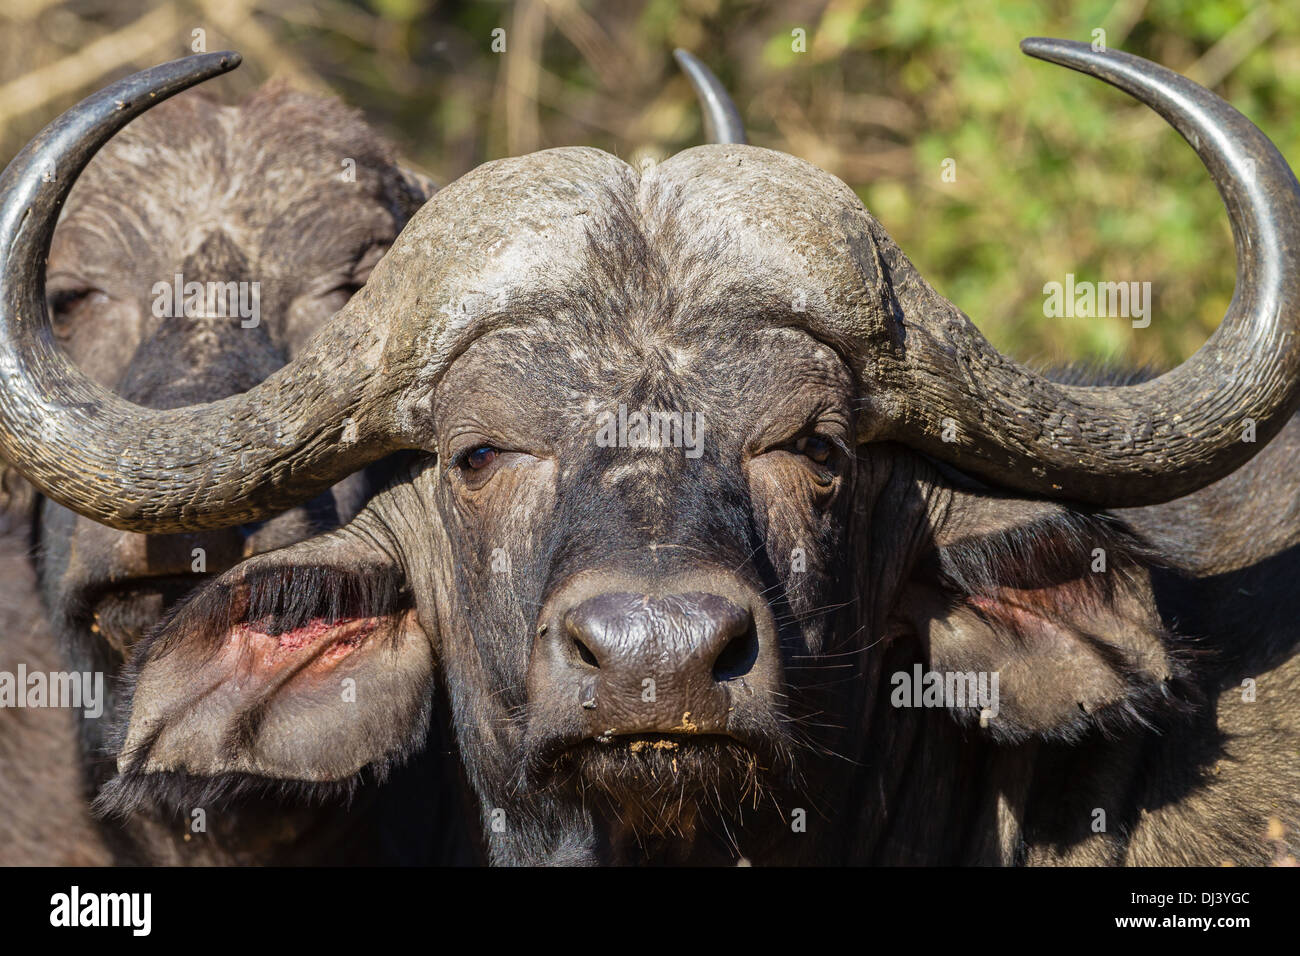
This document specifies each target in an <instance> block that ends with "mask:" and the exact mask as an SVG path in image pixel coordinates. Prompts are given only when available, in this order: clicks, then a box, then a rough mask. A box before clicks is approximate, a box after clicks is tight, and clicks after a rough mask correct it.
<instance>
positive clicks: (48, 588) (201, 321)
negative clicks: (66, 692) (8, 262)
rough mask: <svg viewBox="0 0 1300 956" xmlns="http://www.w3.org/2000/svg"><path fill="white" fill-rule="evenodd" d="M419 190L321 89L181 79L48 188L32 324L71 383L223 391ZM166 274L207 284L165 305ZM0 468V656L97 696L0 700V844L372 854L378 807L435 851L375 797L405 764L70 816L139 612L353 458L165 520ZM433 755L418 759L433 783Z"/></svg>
mask: <svg viewBox="0 0 1300 956" xmlns="http://www.w3.org/2000/svg"><path fill="white" fill-rule="evenodd" d="M47 172H48V174H49V175H50V176H52V177H54V176H58V175H59V173H60V170H59V169H58V168H57V167H51V168H50V169H49V170H47ZM431 191H432V189H431V186H430V184H429V183H428V182H427V181H426V180H425V179H424V178H423V177H421V176H419V175H417V174H413V173H410V172H408V171H405V170H403V169H402V168H401V167H399V166H398V165H397V163H396V162H395V161H394V159H393V151H392V148H391V147H390V146H389V145H388V144H387V143H385V142H384V141H383V139H382V138H381V137H379V136H378V135H377V134H376V133H375V132H374V131H373V130H371V129H370V128H368V127H367V126H366V125H365V123H363V122H362V121H361V120H360V118H359V117H358V116H357V115H355V114H354V113H353V112H352V111H349V110H347V109H344V108H343V107H342V106H341V105H340V104H338V103H336V102H332V101H329V100H324V99H321V98H319V97H315V96H309V95H305V94H301V93H297V92H294V91H292V90H290V89H288V88H287V87H284V86H280V85H275V84H271V85H268V86H265V87H263V88H262V89H261V90H260V91H259V92H257V93H256V94H254V95H253V96H252V97H250V98H249V99H247V100H246V101H245V102H243V103H242V104H241V105H239V106H235V107H227V106H222V105H220V104H219V103H217V102H215V101H213V100H210V99H208V98H207V97H204V96H202V95H197V94H196V95H191V96H186V97H182V98H181V99H178V100H173V101H172V102H170V103H167V104H166V105H164V106H161V107H160V108H159V109H158V110H156V111H155V112H152V113H150V114H149V115H147V116H144V117H142V118H141V120H140V122H138V123H136V124H133V125H132V126H131V127H130V128H129V129H127V130H125V131H123V133H122V135H121V136H119V137H117V138H115V139H114V141H113V143H112V144H110V145H109V146H108V148H106V149H105V150H103V151H102V152H101V153H100V154H99V155H98V156H97V157H96V159H95V161H94V162H93V163H92V164H91V165H90V166H89V168H88V169H87V171H86V173H85V175H83V176H82V177H81V178H80V180H79V181H78V183H77V186H76V189H75V190H74V191H73V193H72V196H71V198H70V201H69V203H68V207H67V210H66V212H65V214H64V215H63V217H62V219H61V221H60V224H59V228H58V229H57V231H56V232H55V235H54V242H53V246H52V249H51V252H50V257H49V264H48V267H47V274H48V290H47V291H48V298H49V300H50V302H51V307H52V312H51V320H52V331H53V334H54V341H55V342H56V343H57V344H58V346H59V348H60V350H61V351H62V352H63V353H64V354H67V355H68V356H69V357H71V358H72V359H73V360H74V361H76V363H77V365H78V367H79V368H81V369H82V370H83V371H84V372H85V373H86V374H87V375H89V377H90V378H91V380H92V381H95V382H96V383H97V384H99V385H101V386H103V387H105V388H112V389H115V390H116V391H117V392H118V394H120V395H121V396H122V397H123V398H125V399H128V400H130V401H132V402H135V403H137V404H140V405H144V406H148V407H152V408H169V407H176V406H184V405H189V404H192V403H194V402H202V401H210V400H213V399H218V398H222V397H224V396H226V395H230V394H235V393H239V392H242V391H244V390H245V389H247V388H249V387H251V386H252V385H255V384H256V383H257V382H259V381H260V380H261V379H263V378H265V377H266V375H268V374H269V373H270V372H271V371H273V370H274V369H276V368H278V367H280V366H281V365H283V364H284V363H285V362H286V361H288V360H290V359H291V358H292V357H293V356H295V355H297V354H298V352H299V351H300V349H301V347H302V344H303V342H304V341H305V340H306V339H307V338H308V337H309V336H310V335H311V334H312V333H313V332H314V331H315V330H316V328H317V327H318V326H319V325H320V324H322V322H323V321H324V320H325V319H327V318H328V317H329V316H330V315H332V314H333V313H334V312H335V311H337V310H338V309H339V308H340V307H341V306H342V305H343V304H344V303H345V302H346V301H347V300H348V298H349V297H350V296H351V294H352V292H353V291H355V289H356V288H359V287H360V286H361V285H362V284H363V283H364V282H365V279H366V277H367V275H368V274H369V271H370V269H371V268H372V267H373V265H374V263H375V261H377V260H378V258H379V256H380V255H381V254H382V252H383V251H384V250H385V249H386V248H387V247H388V245H389V244H390V243H391V242H392V240H393V239H394V238H395V237H396V235H397V233H398V231H399V230H400V229H401V227H402V226H403V225H404V224H405V223H406V221H407V220H408V219H409V218H410V216H411V214H412V213H413V212H414V211H415V210H416V209H418V208H419V206H420V205H421V204H422V203H423V202H424V201H425V199H427V198H428V195H429V194H430V193H431ZM187 287H188V288H190V289H191V290H192V291H193V290H194V289H201V290H203V292H204V293H206V292H207V291H208V290H213V291H214V292H216V293H217V294H218V296H214V297H213V298H212V300H211V301H209V298H208V296H207V295H206V294H203V295H201V296H200V297H199V298H196V299H193V300H192V301H189V302H188V303H187V297H186V296H185V295H184V290H185V289H186V288H187ZM176 290H180V291H179V292H177V291H176ZM227 293H229V294H228V295H227ZM200 300H201V301H200ZM187 304H189V305H191V306H194V307H193V308H189V309H187V308H186V305H187ZM231 330H233V334H232V332H231ZM4 489H5V492H6V495H7V497H6V502H5V505H6V508H5V511H6V518H7V519H8V522H9V524H10V525H11V527H10V528H9V529H8V531H7V533H6V534H5V535H4V538H3V545H4V549H5V551H4V556H5V572H6V573H5V575H4V577H3V580H4V583H5V600H4V602H3V603H4V624H5V627H4V633H3V645H0V649H2V651H3V659H0V670H3V671H5V672H7V673H9V674H15V673H16V672H17V671H18V669H19V668H20V667H21V668H22V669H23V670H24V671H26V672H27V673H29V674H38V673H40V674H47V673H55V672H66V671H71V672H73V673H76V674H83V673H85V674H94V675H104V676H107V678H108V681H107V683H106V684H104V687H103V694H104V697H105V699H104V700H100V701H98V702H96V708H95V709H98V710H102V711H103V713H102V714H96V713H93V712H92V713H89V714H85V711H86V710H87V708H81V709H80V710H78V711H75V713H76V714H77V716H78V717H83V716H84V718H85V719H80V720H78V721H76V726H75V728H74V726H73V712H69V711H68V710H60V709H51V708H46V709H23V710H19V709H5V710H3V711H0V715H2V716H3V717H4V718H5V721H6V724H5V726H4V728H3V731H0V747H2V748H4V751H5V753H4V756H3V758H2V760H0V762H2V763H3V771H0V792H3V793H4V798H5V799H4V803H5V805H6V807H7V808H8V809H7V810H6V813H5V818H4V820H3V826H2V827H0V828H2V829H3V830H4V835H5V836H6V837H9V839H4V840H0V847H3V849H2V850H0V853H2V855H3V858H4V860H5V862H10V863H13V862H47V861H62V862H107V861H110V860H117V861H123V862H170V863H179V862H187V863H190V862H213V861H226V862H252V861H258V862H274V861H302V860H306V859H348V858H351V857H352V856H353V855H356V856H359V857H360V858H366V859H375V858H380V859H383V858H390V857H389V856H384V855H382V854H379V853H377V852H376V851H375V849H374V847H373V846H372V845H371V844H374V843H376V842H377V838H376V836H375V834H374V832H373V831H374V829H375V827H374V823H375V820H376V818H377V817H379V816H382V817H383V818H384V819H385V820H386V821H388V822H390V823H396V822H401V823H403V824H405V825H407V826H408V831H407V832H404V833H400V836H401V840H400V841H398V840H397V839H396V837H395V836H394V837H390V840H392V841H393V842H394V843H396V842H400V843H403V844H405V846H406V849H407V850H409V852H410V854H411V856H413V857H414V858H416V859H421V858H424V859H428V858H434V857H435V855H436V850H435V849H433V848H432V847H431V846H430V844H432V843H433V842H434V836H433V834H434V831H433V830H432V829H431V828H429V827H428V826H427V824H426V825H423V826H420V827H418V828H417V827H415V826H411V824H413V823H414V821H417V820H421V819H424V818H423V817H422V816H421V815H419V814H416V813H412V812H398V811H399V810H400V809H401V808H402V806H403V805H402V803H401V801H400V799H398V798H397V793H398V792H401V793H403V794H404V795H405V796H406V799H411V796H410V794H409V793H406V791H411V790H414V791H416V792H418V793H419V796H418V797H416V798H414V800H415V805H416V806H420V807H423V806H425V805H427V803H428V802H429V800H430V799H431V798H432V799H434V800H436V798H437V790H436V789H435V788H432V787H430V786H429V782H428V781H422V780H421V779H420V777H419V772H418V771H412V772H411V773H409V774H407V776H406V778H405V779H404V781H403V784H404V786H403V787H401V788H391V789H390V791H386V792H385V794H384V797H383V799H380V798H379V797H377V796H376V794H374V793H373V792H372V791H374V790H375V788H374V787H371V788H368V789H367V790H366V791H364V792H363V794H362V795H361V799H360V801H359V806H360V807H363V808H369V807H370V805H371V804H375V803H378V804H379V805H380V806H379V808H377V809H382V810H384V811H385V812H384V813H382V814H380V813H378V812H375V813H371V812H365V811H364V810H363V811H358V809H357V807H354V808H353V810H352V812H350V813H349V812H343V811H341V810H339V809H337V808H330V809H328V810H322V809H319V808H312V809H303V808H295V807H288V806H281V805H279V804H278V803H277V802H276V801H270V800H268V801H262V802H261V803H260V804H254V803H249V804H246V805H244V806H242V807H240V808H239V809H238V810H237V811H234V810H230V809H227V810H223V811H221V812H217V811H216V810H215V809H214V808H209V809H208V810H205V811H204V816H203V817H202V818H201V819H200V818H194V819H191V813H192V811H193V809H204V805H195V806H194V807H190V808H186V812H185V813H184V814H183V815H182V816H183V819H179V820H178V819H176V817H175V816H174V815H172V814H162V815H155V814H138V815H136V816H134V817H132V818H130V819H128V820H124V821H121V822H120V823H104V822H99V823H92V821H91V819H90V816H89V814H88V812H87V805H88V803H89V800H90V795H93V794H94V793H95V792H96V791H97V790H98V788H99V787H100V786H102V784H103V783H104V782H105V781H106V780H107V779H109V778H110V777H111V776H112V775H113V774H114V772H115V770H114V763H113V759H112V755H111V754H110V753H109V752H108V750H107V746H106V744H107V741H106V738H105V733H104V728H105V727H106V726H107V724H108V723H109V722H110V721H111V719H112V716H113V713H114V711H115V710H116V708H117V706H118V705H119V704H120V703H121V700H120V696H119V695H118V694H117V693H116V685H115V683H114V682H115V679H116V678H117V677H118V676H119V675H120V673H121V670H122V667H123V665H124V663H125V660H126V658H127V657H128V656H129V654H130V651H131V649H132V648H133V647H134V646H135V644H136V643H137V642H138V641H139V640H140V638H141V636H142V635H143V634H144V633H145V631H146V630H147V629H148V628H149V626H150V625H152V624H153V623H154V622H156V621H157V620H158V619H159V618H161V616H162V614H163V611H164V609H165V608H166V607H167V606H169V605H170V604H172V603H174V602H175V601H176V600H177V599H178V598H179V597H180V596H182V595H183V594H185V593H187V592H188V591H189V590H191V589H192V588H193V587H194V586H195V585H196V584H198V583H199V582H200V581H202V580H204V579H205V578H207V577H209V576H211V575H212V574H215V573H217V572H220V571H223V570H226V569H227V568H229V567H231V566H233V565H235V564H237V563H238V562H239V561H240V560H242V559H243V558H245V557H247V556H248V555H250V554H254V553H256V552H259V551H266V550H270V549H272V548H275V547H280V546H283V545H285V544H288V543H291V542H293V541H297V540H300V539H302V538H305V537H309V536H311V535H314V534H317V533H319V532H321V531H323V530H328V529H331V528H334V527H337V526H338V524H339V523H340V521H341V520H346V519H347V518H348V517H350V515H351V514H352V513H354V512H355V511H356V510H357V508H358V507H359V506H360V504H361V501H362V500H363V499H364V496H365V495H366V494H367V488H366V481H365V480H363V476H362V475H357V476H354V477H353V478H350V479H348V480H346V481H344V482H341V483H340V484H339V485H337V486H336V487H335V488H334V489H333V490H332V492H330V493H326V494H324V495H321V496H319V497H317V498H316V499H314V500H313V501H311V502H308V503H306V504H304V505H303V506H301V507H298V508H294V509H291V510H290V511H287V512H285V513H284V514H282V515H279V516H277V517H276V518H274V519H273V520H270V521H267V522H263V523H259V524H250V525H243V526H240V527H232V528H228V529H224V530H221V531H210V532H202V533H197V534H181V535H144V534H138V533H134V532H127V531H118V530H115V529H112V528H108V527H106V526H104V525H101V524H97V523H95V522H93V521H90V520H89V519H87V518H84V517H79V516H78V515H77V514H75V513H74V512H71V511H69V510H67V509H66V508H63V507H61V506H60V505H58V504H55V503H54V502H52V501H50V500H49V499H47V498H44V497H37V496H36V495H34V494H33V492H32V489H31V488H30V487H28V486H25V485H24V484H23V483H22V481H21V480H20V479H18V478H17V476H16V475H15V474H13V473H12V471H7V472H6V473H5V475H4ZM27 551H30V553H31V555H32V558H33V559H34V560H32V561H31V562H30V564H29V563H28V561H27V560H26V556H25V554H24V552H27ZM42 602H43V605H44V607H42ZM45 609H48V611H46V610H45ZM55 636H57V639H58V644H59V645H60V646H61V648H62V653H60V652H59V649H58V648H57V647H56V643H55ZM100 680H101V682H102V677H101V678H100ZM9 703H10V705H11V706H12V703H13V702H12V701H11V702H9ZM78 732H79V735H80V738H81V740H80V746H78V742H77V739H76V738H77V735H78ZM82 754H84V760H83V759H81V755H82ZM435 765H436V760H435V761H432V763H430V762H429V761H426V764H425V766H423V767H422V768H421V769H422V770H423V771H424V773H425V776H426V777H429V778H430V779H431V780H433V781H436V779H437V778H436V775H433V774H431V773H430V772H429V771H430V768H431V766H435ZM195 823H199V826H197V827H195V826H194V824H195ZM192 828H193V831H194V832H192ZM389 828H390V829H392V830H396V829H397V828H396V827H393V826H390V827H389ZM419 831H424V832H423V833H420V832H419ZM399 832H400V831H399ZM417 834H419V835H418V836H417ZM327 837H329V838H330V839H326V838H327ZM421 839H422V840H423V844H424V845H421V842H420V841H421Z"/></svg>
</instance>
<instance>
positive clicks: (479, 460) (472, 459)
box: [464, 445, 497, 471]
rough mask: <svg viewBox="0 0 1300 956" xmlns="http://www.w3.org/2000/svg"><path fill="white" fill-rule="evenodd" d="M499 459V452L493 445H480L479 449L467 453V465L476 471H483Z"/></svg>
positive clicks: (472, 449)
mask: <svg viewBox="0 0 1300 956" xmlns="http://www.w3.org/2000/svg"><path fill="white" fill-rule="evenodd" d="M496 457H497V450H496V449H495V448H493V447H492V446H491V445H480V446H479V447H478V448H471V449H470V450H469V451H468V452H466V453H465V459H464V461H465V464H466V466H467V467H469V468H472V469H474V470H475V471H482V470H483V469H484V468H486V467H487V466H488V465H490V464H492V462H493V461H494V460H495V459H496Z"/></svg>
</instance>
